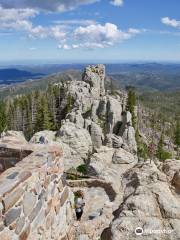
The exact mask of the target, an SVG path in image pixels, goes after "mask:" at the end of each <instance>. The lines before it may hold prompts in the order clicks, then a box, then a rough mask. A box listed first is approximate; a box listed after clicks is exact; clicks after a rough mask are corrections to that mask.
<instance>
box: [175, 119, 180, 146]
mask: <svg viewBox="0 0 180 240" xmlns="http://www.w3.org/2000/svg"><path fill="white" fill-rule="evenodd" d="M174 135H175V136H174V140H175V144H176V145H177V146H178V147H179V146H180V120H179V119H178V120H177V121H176V126H175V132H174Z"/></svg>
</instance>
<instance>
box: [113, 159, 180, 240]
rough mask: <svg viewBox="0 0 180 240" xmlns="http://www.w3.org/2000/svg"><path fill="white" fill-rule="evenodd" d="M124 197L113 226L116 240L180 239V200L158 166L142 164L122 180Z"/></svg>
mask: <svg viewBox="0 0 180 240" xmlns="http://www.w3.org/2000/svg"><path fill="white" fill-rule="evenodd" d="M122 184H123V189H124V196H123V202H122V204H121V206H120V208H119V211H118V212H117V215H116V219H115V220H114V221H113V223H112V225H111V232H112V240H119V239H121V238H122V239H131V240H134V239H137V237H138V235H137V234H138V230H137V232H136V229H137V228H140V235H142V237H143V239H148V240H150V239H151V240H155V239H160V240H165V239H170V240H173V239H179V238H180V231H179V227H180V221H179V219H180V199H179V198H178V195H177V194H176V193H175V192H173V191H172V189H171V187H170V185H169V183H168V182H167V178H166V176H165V174H163V173H162V172H160V171H159V170H158V169H157V167H156V166H155V165H154V164H151V165H150V164H148V163H147V164H143V165H141V164H138V165H136V166H135V167H134V168H131V169H130V170H129V171H127V172H126V173H125V174H124V176H123V179H122Z"/></svg>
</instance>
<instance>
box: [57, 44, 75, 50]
mask: <svg viewBox="0 0 180 240" xmlns="http://www.w3.org/2000/svg"><path fill="white" fill-rule="evenodd" d="M58 48H59V49H64V50H71V49H72V48H73V47H72V46H71V45H68V44H63V45H61V44H59V45H58Z"/></svg>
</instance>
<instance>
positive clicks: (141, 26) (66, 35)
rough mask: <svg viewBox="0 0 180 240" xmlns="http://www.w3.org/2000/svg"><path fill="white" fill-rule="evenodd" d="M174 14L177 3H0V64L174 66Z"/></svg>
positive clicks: (179, 20)
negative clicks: (159, 63)
mask: <svg viewBox="0 0 180 240" xmlns="http://www.w3.org/2000/svg"><path fill="white" fill-rule="evenodd" d="M179 10H180V1H179V0H39V1H36V0H31V1H29V0H0V53H1V54H0V62H11V63H25V61H29V62H34V63H38V62H43V63H45V62H54V63H56V62H58V63H74V62H99V61H101V62H122V61H178V62H179V61H180V12H179Z"/></svg>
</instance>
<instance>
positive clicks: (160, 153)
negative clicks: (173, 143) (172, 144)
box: [156, 132, 172, 161]
mask: <svg viewBox="0 0 180 240" xmlns="http://www.w3.org/2000/svg"><path fill="white" fill-rule="evenodd" d="M156 156H157V158H158V159H159V160H161V161H163V160H166V159H168V158H171V157H172V156H171V153H169V152H166V151H165V150H164V133H163V132H162V133H161V137H160V140H159V143H158V148H157V153H156Z"/></svg>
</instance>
